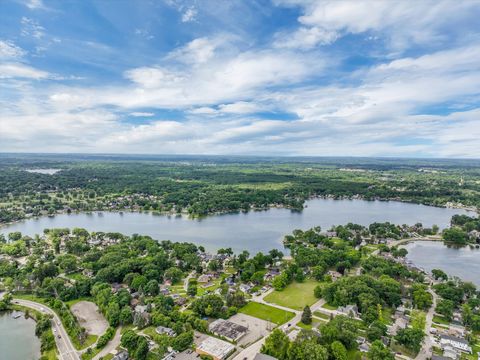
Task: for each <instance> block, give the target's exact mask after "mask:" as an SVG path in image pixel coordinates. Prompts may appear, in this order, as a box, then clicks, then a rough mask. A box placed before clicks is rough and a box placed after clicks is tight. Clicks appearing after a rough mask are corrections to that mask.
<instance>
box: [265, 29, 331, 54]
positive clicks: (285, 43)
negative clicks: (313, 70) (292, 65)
mask: <svg viewBox="0 0 480 360" xmlns="http://www.w3.org/2000/svg"><path fill="white" fill-rule="evenodd" d="M275 38H276V40H275V43H274V45H275V46H276V47H279V48H299V49H312V48H314V47H316V46H317V45H328V44H331V43H332V42H334V41H335V40H337V38H338V33H337V32H336V31H330V30H326V29H323V28H320V27H310V28H307V27H303V26H302V27H300V28H299V29H298V30H296V31H295V32H293V33H288V32H281V33H278V34H276V36H275Z"/></svg>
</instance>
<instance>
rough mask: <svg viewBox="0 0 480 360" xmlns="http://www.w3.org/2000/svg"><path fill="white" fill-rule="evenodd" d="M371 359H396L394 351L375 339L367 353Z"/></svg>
mask: <svg viewBox="0 0 480 360" xmlns="http://www.w3.org/2000/svg"><path fill="white" fill-rule="evenodd" d="M367 358H368V359H369V360H395V356H394V355H393V354H392V352H391V351H390V350H389V349H388V348H386V347H385V346H384V345H383V343H382V342H381V341H380V340H375V341H374V342H373V343H372V345H371V346H370V349H369V350H368V353H367Z"/></svg>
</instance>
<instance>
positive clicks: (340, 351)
mask: <svg viewBox="0 0 480 360" xmlns="http://www.w3.org/2000/svg"><path fill="white" fill-rule="evenodd" d="M330 348H331V350H332V355H333V358H334V359H335V360H347V359H348V356H347V349H346V348H345V346H343V344H342V343H341V342H340V341H334V342H333V343H332V345H330Z"/></svg>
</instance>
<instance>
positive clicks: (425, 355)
mask: <svg viewBox="0 0 480 360" xmlns="http://www.w3.org/2000/svg"><path fill="white" fill-rule="evenodd" d="M428 292H429V293H430V294H432V298H433V301H432V306H431V307H430V309H428V313H427V318H426V321H425V323H426V325H425V331H426V335H425V339H424V340H423V344H422V348H421V349H420V351H419V353H418V354H417V357H416V358H415V360H427V359H429V358H430V355H431V353H432V347H433V342H432V337H431V336H430V328H431V327H432V323H433V316H434V315H435V308H436V307H437V300H438V296H437V294H435V292H434V291H433V290H432V289H431V288H429V289H428Z"/></svg>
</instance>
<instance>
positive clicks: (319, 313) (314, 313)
mask: <svg viewBox="0 0 480 360" xmlns="http://www.w3.org/2000/svg"><path fill="white" fill-rule="evenodd" d="M313 316H316V317H318V318H320V319H324V320H327V321H328V320H330V315H327V314H324V313H322V312H321V311H314V312H313Z"/></svg>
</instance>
